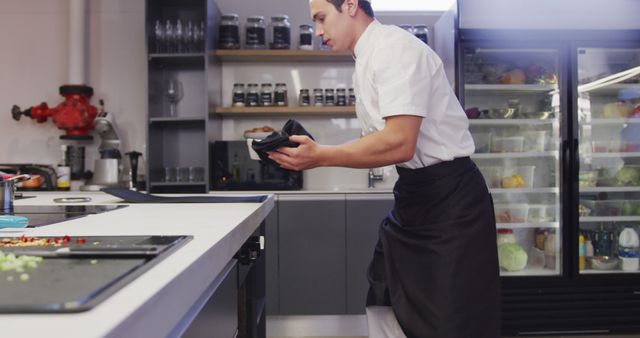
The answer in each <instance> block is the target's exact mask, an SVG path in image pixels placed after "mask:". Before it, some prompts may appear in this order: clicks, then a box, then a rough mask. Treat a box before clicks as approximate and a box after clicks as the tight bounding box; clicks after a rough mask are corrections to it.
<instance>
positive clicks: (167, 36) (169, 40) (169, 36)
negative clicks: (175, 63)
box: [164, 20, 176, 53]
mask: <svg viewBox="0 0 640 338" xmlns="http://www.w3.org/2000/svg"><path fill="white" fill-rule="evenodd" d="M175 39H176V33H175V29H174V28H173V25H172V24H171V21H169V20H167V23H166V25H165V28H164V40H165V46H166V48H167V52H169V53H173V52H174V42H175Z"/></svg>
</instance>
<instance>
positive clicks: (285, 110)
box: [210, 106, 356, 117]
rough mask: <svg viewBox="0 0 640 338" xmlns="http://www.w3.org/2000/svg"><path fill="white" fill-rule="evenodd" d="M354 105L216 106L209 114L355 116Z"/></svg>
mask: <svg viewBox="0 0 640 338" xmlns="http://www.w3.org/2000/svg"><path fill="white" fill-rule="evenodd" d="M355 113H356V111H355V107H353V106H340V107H337V106H333V107H315V106H309V107H297V106H288V107H216V108H215V109H214V110H213V111H212V112H210V114H214V115H222V116H235V117H241V116H259V115H271V116H279V115H283V116H289V115H298V114H299V115H320V116H322V115H327V116H336V115H338V116H347V117H355Z"/></svg>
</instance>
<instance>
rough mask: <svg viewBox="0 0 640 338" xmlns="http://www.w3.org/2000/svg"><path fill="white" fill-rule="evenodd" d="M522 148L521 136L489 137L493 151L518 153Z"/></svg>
mask: <svg viewBox="0 0 640 338" xmlns="http://www.w3.org/2000/svg"><path fill="white" fill-rule="evenodd" d="M523 150H524V137H523V136H510V137H499V136H494V137H492V138H491V151H492V152H494V153H520V152H522V151H523Z"/></svg>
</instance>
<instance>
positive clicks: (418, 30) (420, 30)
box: [413, 24, 429, 44]
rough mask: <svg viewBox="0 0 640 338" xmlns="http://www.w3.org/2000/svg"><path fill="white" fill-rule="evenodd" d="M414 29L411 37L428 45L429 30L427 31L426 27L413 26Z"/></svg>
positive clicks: (421, 25)
mask: <svg viewBox="0 0 640 338" xmlns="http://www.w3.org/2000/svg"><path fill="white" fill-rule="evenodd" d="M414 28H415V29H414V31H413V35H415V36H416V37H417V38H418V39H420V40H422V42H424V43H426V44H429V30H428V29H427V25H423V24H420V25H415V26H414Z"/></svg>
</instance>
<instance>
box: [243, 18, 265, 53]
mask: <svg viewBox="0 0 640 338" xmlns="http://www.w3.org/2000/svg"><path fill="white" fill-rule="evenodd" d="M245 47H246V48H248V49H265V48H267V28H266V24H265V22H264V17H263V16H260V15H255V16H250V17H248V18H247V24H246V26H245Z"/></svg>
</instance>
